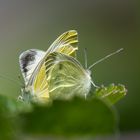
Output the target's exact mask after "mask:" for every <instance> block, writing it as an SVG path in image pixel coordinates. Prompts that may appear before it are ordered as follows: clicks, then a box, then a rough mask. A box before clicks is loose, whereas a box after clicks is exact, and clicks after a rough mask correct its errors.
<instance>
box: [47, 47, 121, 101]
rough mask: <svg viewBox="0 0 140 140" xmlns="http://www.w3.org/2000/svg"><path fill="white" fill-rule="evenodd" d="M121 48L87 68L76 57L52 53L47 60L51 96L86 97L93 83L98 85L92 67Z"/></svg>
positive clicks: (66, 97) (53, 97)
mask: <svg viewBox="0 0 140 140" xmlns="http://www.w3.org/2000/svg"><path fill="white" fill-rule="evenodd" d="M121 50H122V49H120V50H117V51H115V52H113V53H111V54H109V55H107V56H106V57H104V58H102V59H100V60H99V61H97V62H95V63H94V64H92V65H91V66H90V67H89V68H87V69H85V68H83V66H82V65H81V64H80V63H79V61H78V60H77V59H75V58H74V57H71V56H68V55H65V54H62V53H58V52H53V53H50V54H49V56H48V57H47V58H46V60H45V69H46V75H47V77H46V78H47V81H48V85H49V86H48V90H49V94H50V98H52V99H55V98H62V99H70V98H72V97H73V96H75V95H77V96H81V97H85V98H86V97H87V95H88V93H89V91H90V89H91V85H93V86H94V87H97V86H96V85H95V84H94V82H93V80H92V78H91V72H90V69H91V68H92V67H94V66H95V65H96V64H97V63H99V62H101V61H103V60H105V59H107V58H109V57H110V56H112V55H114V54H116V53H119V52H120V51H121Z"/></svg>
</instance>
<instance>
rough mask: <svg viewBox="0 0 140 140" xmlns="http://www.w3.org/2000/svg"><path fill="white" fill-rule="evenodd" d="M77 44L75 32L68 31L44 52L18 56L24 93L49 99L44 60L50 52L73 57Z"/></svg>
mask: <svg viewBox="0 0 140 140" xmlns="http://www.w3.org/2000/svg"><path fill="white" fill-rule="evenodd" d="M77 43H78V37H77V32H76V31H75V30H70V31H68V32H65V33H63V34H62V35H61V36H59V37H58V38H57V39H56V40H55V41H54V43H53V44H52V45H51V46H50V47H49V49H48V50H47V51H46V52H45V51H41V50H37V49H30V50H27V51H25V52H23V53H22V54H21V55H20V56H19V63H20V69H21V72H22V75H23V78H24V81H25V92H30V94H31V95H32V96H33V97H34V98H37V99H41V100H46V99H48V98H49V91H48V81H47V79H46V76H47V75H46V73H45V65H44V60H45V59H46V58H47V57H48V55H49V54H50V53H52V52H61V53H64V54H66V55H71V56H73V57H75V55H76V50H77V49H78V47H77Z"/></svg>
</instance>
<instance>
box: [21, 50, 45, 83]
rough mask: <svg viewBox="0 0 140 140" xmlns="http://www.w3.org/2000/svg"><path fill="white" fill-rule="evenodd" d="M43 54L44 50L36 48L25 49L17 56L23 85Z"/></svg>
mask: <svg viewBox="0 0 140 140" xmlns="http://www.w3.org/2000/svg"><path fill="white" fill-rule="evenodd" d="M44 56H45V52H44V51H41V50H37V49H30V50H27V51H25V52H23V53H22V54H21V55H20V56H19V64H20V69H21V72H22V75H23V78H24V81H25V85H27V83H28V81H29V79H30V77H31V75H32V73H33V71H34V70H35V68H36V66H37V65H38V63H39V61H40V60H41V59H42V58H43V57H44Z"/></svg>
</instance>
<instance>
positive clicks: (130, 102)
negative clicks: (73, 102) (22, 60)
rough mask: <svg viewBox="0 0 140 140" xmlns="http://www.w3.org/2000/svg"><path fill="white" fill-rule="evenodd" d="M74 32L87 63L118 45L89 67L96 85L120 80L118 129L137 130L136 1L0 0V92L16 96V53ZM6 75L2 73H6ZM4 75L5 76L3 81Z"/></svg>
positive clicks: (139, 37) (139, 12)
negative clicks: (123, 88)
mask: <svg viewBox="0 0 140 140" xmlns="http://www.w3.org/2000/svg"><path fill="white" fill-rule="evenodd" d="M71 29H75V30H77V31H78V33H79V50H80V51H79V53H78V58H79V60H80V61H81V63H82V64H83V65H84V57H83V56H84V55H83V50H84V48H87V53H88V65H90V64H92V63H93V62H95V61H97V60H99V59H100V58H102V57H104V56H105V55H107V54H109V53H111V52H113V51H115V50H117V49H119V48H122V47H123V48H124V51H123V52H121V53H120V54H119V55H115V56H113V57H112V58H110V59H109V60H107V61H104V62H102V63H100V64H98V65H96V66H95V67H94V69H93V70H92V73H93V79H94V82H95V83H96V84H97V85H102V84H104V85H108V84H110V83H114V82H115V83H116V84H117V83H121V84H124V85H126V87H127V89H128V94H127V96H126V97H125V98H124V99H123V100H121V101H120V102H119V103H117V105H116V107H117V109H118V111H119V113H120V130H121V132H127V133H129V132H139V130H140V109H139V107H140V94H139V91H140V86H139V76H138V75H139V74H138V72H139V71H140V65H139V60H140V56H139V55H140V6H139V3H138V2H137V1H135V0H115V1H114V0H106V1H104V0H86V1H82V0H76V1H74V0H71V1H66V0H59V1H57V0H30V1H28V0H24V1H23V0H22V1H19V0H9V1H8V0H1V1H0V75H1V78H0V94H7V96H11V97H13V98H17V96H18V95H19V94H20V85H18V84H17V83H16V82H14V81H12V80H11V81H12V82H11V81H10V79H15V80H16V81H19V82H20V80H19V79H18V75H19V74H20V70H19V63H18V57H19V55H20V53H21V52H22V51H25V50H27V49H31V48H37V49H41V50H47V48H48V47H49V46H50V44H51V43H52V42H53V41H54V40H55V39H56V38H57V37H58V36H59V35H60V34H62V33H63V32H65V31H67V30H71ZM4 76H5V77H7V78H5V77H4ZM8 78H9V80H8Z"/></svg>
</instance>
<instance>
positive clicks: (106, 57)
mask: <svg viewBox="0 0 140 140" xmlns="http://www.w3.org/2000/svg"><path fill="white" fill-rule="evenodd" d="M122 50H123V48H121V49H119V50H117V51H115V52H113V53H111V54H109V55H107V56H105V57H104V58H102V59H100V60H98V61H96V62H95V63H93V64H92V65H91V66H89V68H88V69H89V70H90V69H91V68H93V67H94V66H95V65H96V64H98V63H100V62H102V61H104V60H106V59H108V58H109V57H111V56H113V55H115V54H118V53H120V52H121V51H122Z"/></svg>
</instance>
